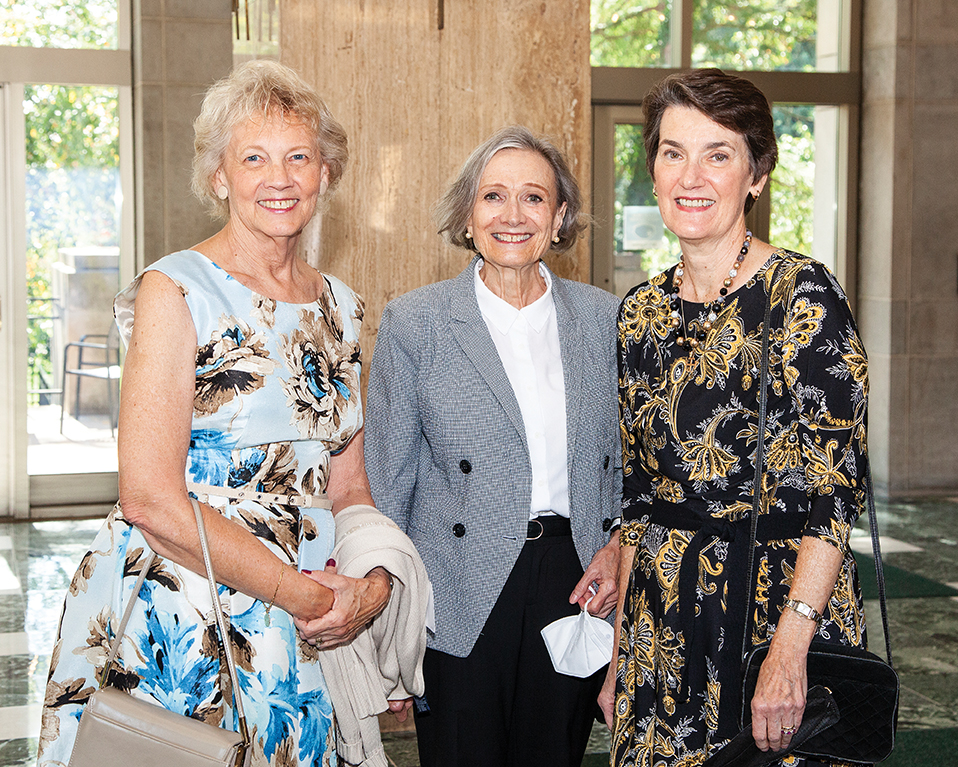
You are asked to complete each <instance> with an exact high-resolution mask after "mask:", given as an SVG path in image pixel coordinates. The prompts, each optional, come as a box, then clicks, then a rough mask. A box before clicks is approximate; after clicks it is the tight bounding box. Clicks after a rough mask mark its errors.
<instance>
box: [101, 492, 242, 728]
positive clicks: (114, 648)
mask: <svg viewBox="0 0 958 767" xmlns="http://www.w3.org/2000/svg"><path fill="white" fill-rule="evenodd" d="M190 503H191V504H193V513H194V514H195V515H196V528H197V530H198V532H199V535H200V547H201V548H202V550H203V563H204V565H205V566H206V580H207V582H208V583H209V587H210V598H211V599H212V601H213V612H214V614H215V615H216V625H217V629H218V630H219V634H220V639H221V640H222V643H223V653H224V654H225V655H226V666H227V670H228V672H229V676H230V684H231V686H232V688H233V702H234V705H235V706H236V714H237V718H238V719H239V732H240V735H242V737H243V742H244V744H249V742H250V737H249V728H248V727H247V724H246V712H245V711H244V710H243V697H242V695H241V692H240V686H239V677H238V675H237V673H236V663H235V661H234V660H233V647H232V644H231V643H230V634H229V626H228V624H227V622H226V616H225V615H223V606H222V605H221V604H220V600H219V595H218V594H217V593H216V576H215V575H214V574H213V561H212V560H211V559H210V551H209V543H208V541H207V538H206V526H205V524H204V523H203V513H202V510H201V509H200V505H199V504H198V503H197V502H196V499H195V498H190ZM155 559H156V552H154V551H152V550H150V554H149V556H148V557H147V558H146V559H145V560H144V562H143V566H142V568H141V569H140V574H139V576H138V577H137V579H136V583H135V584H134V585H133V593H132V594H131V595H130V599H129V601H128V602H127V604H126V609H125V610H124V611H123V617H122V618H121V619H120V623H119V625H118V626H117V630H116V636H115V637H113V642H112V643H111V644H110V653H109V655H108V656H107V660H106V663H105V664H104V666H103V673H102V674H101V675H100V684H99V686H100V687H104V686H106V684H107V681H108V679H109V676H110V671H111V670H112V668H113V664H114V663H115V662H116V656H117V654H118V653H119V651H120V643H121V642H122V641H123V635H124V634H125V633H126V625H127V623H128V622H129V620H130V616H131V615H132V614H133V608H134V606H135V605H136V600H137V599H138V598H139V596H140V589H142V588H143V582H144V581H145V580H146V575H147V573H148V572H149V569H150V566H151V565H152V564H153V561H154V560H155Z"/></svg>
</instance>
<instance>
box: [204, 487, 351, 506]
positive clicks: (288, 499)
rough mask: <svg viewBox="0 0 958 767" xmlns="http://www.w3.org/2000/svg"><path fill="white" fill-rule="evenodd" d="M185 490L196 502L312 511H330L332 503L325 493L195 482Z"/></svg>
mask: <svg viewBox="0 0 958 767" xmlns="http://www.w3.org/2000/svg"><path fill="white" fill-rule="evenodd" d="M186 489H187V490H189V491H190V492H192V493H195V494H196V497H197V499H198V500H200V501H203V502H208V500H209V497H210V496H213V497H214V498H228V499H230V500H239V501H256V502H257V503H274V504H279V505H282V506H307V507H309V508H312V509H332V508H333V502H332V501H331V500H329V498H328V497H327V496H326V494H325V493H323V494H321V495H293V494H292V493H290V494H288V495H280V494H279V493H259V492H257V491H256V490H246V489H244V488H242V487H217V486H216V485H200V484H197V483H196V482H187V483H186Z"/></svg>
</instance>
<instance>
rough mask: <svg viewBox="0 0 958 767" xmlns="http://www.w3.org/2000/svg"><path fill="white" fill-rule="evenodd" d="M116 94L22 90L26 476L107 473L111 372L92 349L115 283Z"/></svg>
mask: <svg viewBox="0 0 958 767" xmlns="http://www.w3.org/2000/svg"><path fill="white" fill-rule="evenodd" d="M118 101H119V93H118V89H117V88H101V87H75V86H60V85H32V86H27V87H26V88H25V89H24V102H23V111H24V120H25V127H26V144H27V145H26V166H27V167H26V169H27V177H26V184H25V188H26V200H25V202H26V213H27V253H26V259H27V268H26V272H27V302H28V317H29V321H28V324H27V333H28V344H29V347H28V348H29V369H28V384H27V385H28V391H29V397H30V400H29V402H28V409H27V428H28V430H29V432H30V442H29V448H28V451H27V464H28V472H29V473H30V474H47V473H59V472H62V471H63V470H64V468H63V467H64V466H69V467H70V470H71V471H74V472H82V471H115V470H116V443H115V442H114V441H113V430H112V424H111V422H112V420H115V414H116V405H117V402H118V383H119V381H118V379H117V376H118V372H119V371H118V369H117V367H116V361H117V357H116V352H115V350H114V349H112V348H111V349H103V348H100V347H102V346H104V345H111V346H112V344H113V342H112V339H108V336H109V335H110V331H111V327H112V326H113V296H114V295H115V294H116V292H117V290H118V288H119V250H120V249H119V243H120V238H119V235H120V206H121V204H122V195H121V193H120V174H119V108H118ZM78 342H85V343H86V344H87V345H86V346H77V345H76V344H77V343H78ZM94 344H96V345H99V346H94ZM78 355H82V360H81V358H80V357H78ZM65 363H66V364H65ZM65 368H69V369H72V370H76V369H81V368H82V369H83V375H82V376H80V375H75V374H68V375H67V378H68V379H69V380H64V377H65V374H64V369H65ZM81 379H82V380H81ZM78 382H79V383H78ZM78 443H79V444H80V446H81V447H82V450H80V451H79V452H77V451H76V447H77V445H78Z"/></svg>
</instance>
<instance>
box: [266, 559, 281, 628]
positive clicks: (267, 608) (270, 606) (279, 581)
mask: <svg viewBox="0 0 958 767" xmlns="http://www.w3.org/2000/svg"><path fill="white" fill-rule="evenodd" d="M279 567H280V570H279V580H278V581H276V588H275V589H273V598H272V599H270V600H269V604H268V605H266V618H265V620H264V623H265V624H266V625H267V626H269V611H270V610H271V609H272V608H273V602H275V601H276V595H277V594H279V585H280V584H281V583H282V582H283V573H285V572H286V565H284V564H283V563H282V562H280V564H279Z"/></svg>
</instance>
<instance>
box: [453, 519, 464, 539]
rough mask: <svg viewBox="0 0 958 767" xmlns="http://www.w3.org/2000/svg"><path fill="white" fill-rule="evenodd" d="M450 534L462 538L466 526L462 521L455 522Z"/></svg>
mask: <svg viewBox="0 0 958 767" xmlns="http://www.w3.org/2000/svg"><path fill="white" fill-rule="evenodd" d="M452 534H453V535H454V536H456V537H457V538H462V536H464V535H465V534H466V526H465V525H464V524H462V522H456V524H454V525H453V526H452Z"/></svg>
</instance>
